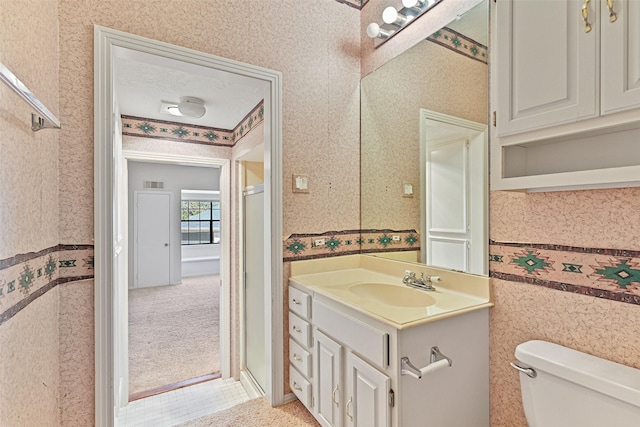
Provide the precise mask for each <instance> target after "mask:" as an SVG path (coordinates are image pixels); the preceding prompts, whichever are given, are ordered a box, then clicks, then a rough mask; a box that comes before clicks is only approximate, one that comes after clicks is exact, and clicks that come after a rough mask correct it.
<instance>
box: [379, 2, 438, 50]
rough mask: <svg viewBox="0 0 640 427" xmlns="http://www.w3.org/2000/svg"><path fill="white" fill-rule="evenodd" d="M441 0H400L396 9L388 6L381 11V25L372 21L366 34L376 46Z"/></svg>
mask: <svg viewBox="0 0 640 427" xmlns="http://www.w3.org/2000/svg"><path fill="white" fill-rule="evenodd" d="M441 1H442V0H402V5H401V7H400V8H398V9H397V8H395V7H393V6H389V7H387V8H385V9H384V10H383V11H382V22H383V24H382V25H379V24H377V23H375V22H372V23H371V24H369V25H368V26H367V36H369V37H371V38H372V39H374V46H375V47H378V46H380V45H381V44H382V43H384V42H385V41H386V40H388V39H390V38H391V37H393V36H394V35H396V34H397V33H398V32H399V31H400V30H402V29H403V28H404V27H406V26H407V25H409V24H410V23H411V22H413V21H414V20H415V19H416V18H417V17H419V16H420V15H422V14H423V13H425V12H426V11H427V10H429V9H431V8H432V7H433V6H435V5H436V4H438V3H440V2H441Z"/></svg>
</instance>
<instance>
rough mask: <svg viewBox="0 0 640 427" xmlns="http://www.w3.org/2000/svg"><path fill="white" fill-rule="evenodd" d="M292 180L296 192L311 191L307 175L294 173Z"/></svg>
mask: <svg viewBox="0 0 640 427" xmlns="http://www.w3.org/2000/svg"><path fill="white" fill-rule="evenodd" d="M291 181H292V184H293V192H294V193H308V192H309V177H308V176H307V175H300V174H294V175H293V178H292V180H291Z"/></svg>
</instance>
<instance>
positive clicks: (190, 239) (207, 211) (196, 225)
mask: <svg viewBox="0 0 640 427" xmlns="http://www.w3.org/2000/svg"><path fill="white" fill-rule="evenodd" d="M180 217H181V224H180V235H181V243H182V244H183V245H209V244H212V243H220V201H217V200H182V206H181V216H180Z"/></svg>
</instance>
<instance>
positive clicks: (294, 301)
mask: <svg viewBox="0 0 640 427" xmlns="http://www.w3.org/2000/svg"><path fill="white" fill-rule="evenodd" d="M292 301H293V303H294V304H296V305H301V304H302V303H301V302H300V301H298V300H297V299H295V298H294V299H293V300H292Z"/></svg>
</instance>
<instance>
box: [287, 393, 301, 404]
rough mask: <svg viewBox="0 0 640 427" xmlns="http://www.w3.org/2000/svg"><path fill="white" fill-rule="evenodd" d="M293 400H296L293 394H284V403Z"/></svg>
mask: <svg viewBox="0 0 640 427" xmlns="http://www.w3.org/2000/svg"><path fill="white" fill-rule="evenodd" d="M294 400H298V398H297V397H296V395H295V394H293V393H287V394H285V395H284V403H289V402H293V401H294Z"/></svg>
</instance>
